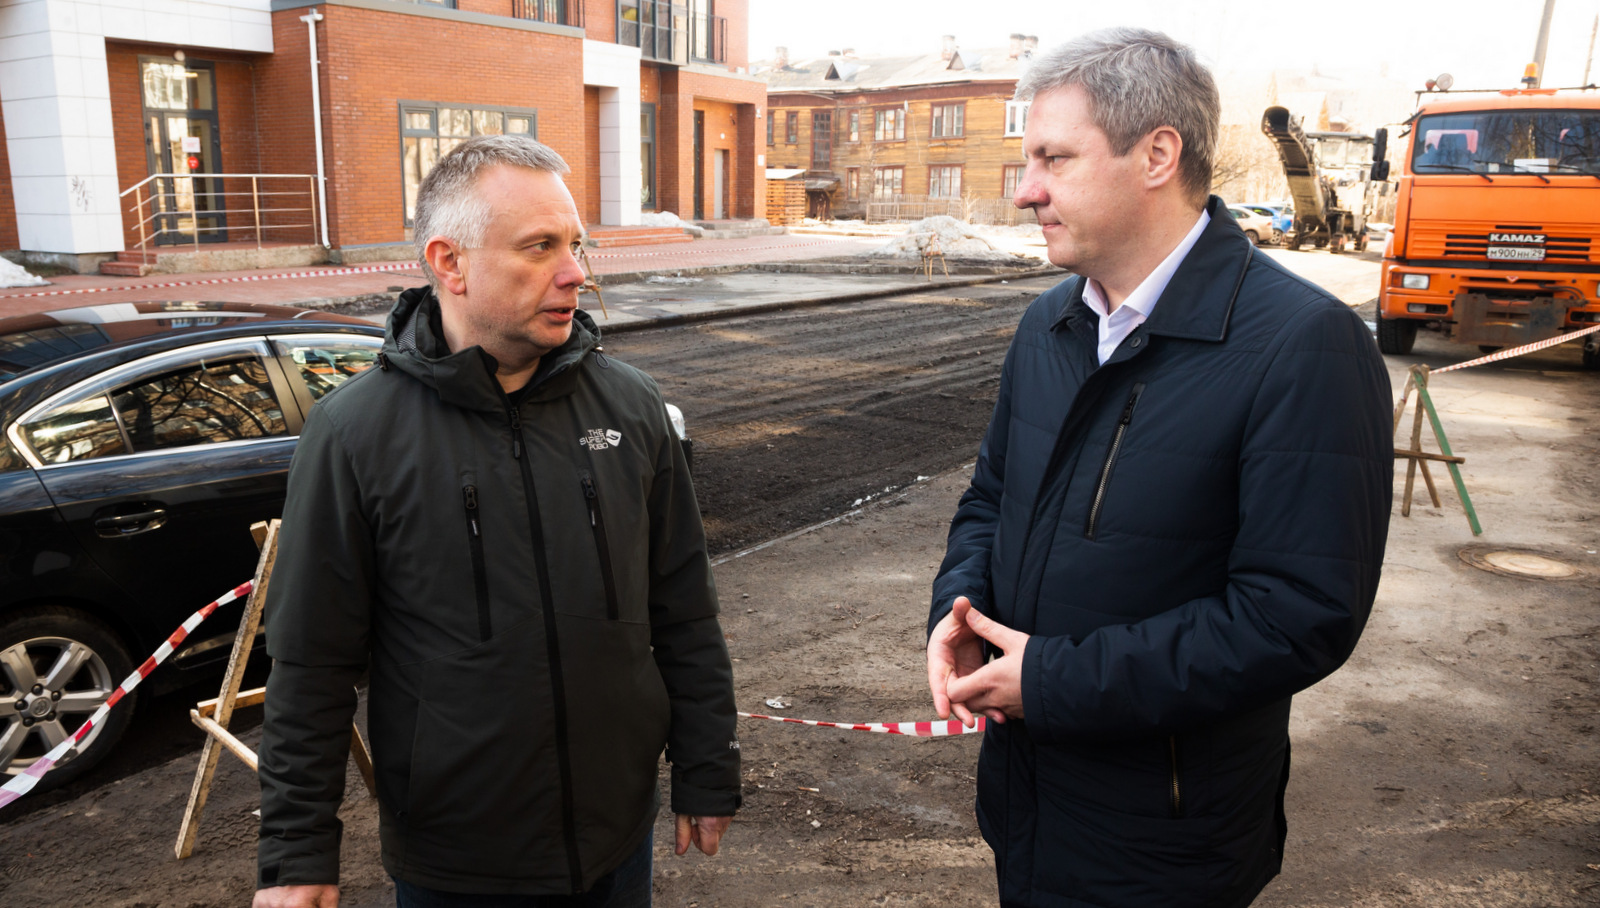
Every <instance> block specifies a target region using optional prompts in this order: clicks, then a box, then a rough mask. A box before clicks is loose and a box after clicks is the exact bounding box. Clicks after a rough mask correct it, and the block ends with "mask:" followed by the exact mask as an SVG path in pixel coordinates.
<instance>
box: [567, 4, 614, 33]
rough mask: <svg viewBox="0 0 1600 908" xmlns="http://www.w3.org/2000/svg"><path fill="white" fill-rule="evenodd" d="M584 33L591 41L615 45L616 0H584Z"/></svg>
mask: <svg viewBox="0 0 1600 908" xmlns="http://www.w3.org/2000/svg"><path fill="white" fill-rule="evenodd" d="M575 2H576V0H575ZM583 32H584V34H585V35H587V36H588V37H589V40H590V41H601V42H604V43H606V44H612V43H614V42H615V41H616V40H617V3H616V0H583Z"/></svg>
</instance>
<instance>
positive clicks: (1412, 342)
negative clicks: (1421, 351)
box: [1378, 312, 1417, 356]
mask: <svg viewBox="0 0 1600 908" xmlns="http://www.w3.org/2000/svg"><path fill="white" fill-rule="evenodd" d="M1416 343H1417V320H1416V319H1412V318H1384V317H1383V314H1382V313H1381V312H1380V313H1379V314H1378V350H1379V351H1380V352H1382V353H1386V354H1388V355H1390V356H1405V355H1406V354H1407V353H1410V352H1411V348H1412V347H1414V346H1416Z"/></svg>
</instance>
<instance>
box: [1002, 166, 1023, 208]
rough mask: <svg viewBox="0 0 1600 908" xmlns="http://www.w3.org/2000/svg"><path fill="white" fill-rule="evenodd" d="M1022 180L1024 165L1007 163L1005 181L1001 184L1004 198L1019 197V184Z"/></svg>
mask: <svg viewBox="0 0 1600 908" xmlns="http://www.w3.org/2000/svg"><path fill="white" fill-rule="evenodd" d="M1021 182H1022V165H1021V164H1007V165H1006V166H1005V176H1004V182H1003V183H1002V185H1001V190H1000V191H1001V192H1003V193H1004V194H1005V195H1004V196H1003V198H1007V199H1014V198H1016V197H1017V184H1018V183H1021Z"/></svg>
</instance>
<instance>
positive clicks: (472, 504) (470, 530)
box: [461, 483, 494, 640]
mask: <svg viewBox="0 0 1600 908" xmlns="http://www.w3.org/2000/svg"><path fill="white" fill-rule="evenodd" d="M461 500H462V503H463V504H464V505H465V506H466V511H467V543H468V545H470V546H471V548H472V588H473V590H474V592H476V593H477V595H478V636H479V638H480V639H482V640H488V639H489V638H490V637H492V636H494V625H493V624H492V622H491V621H490V620H489V568H488V566H487V565H485V564H484V561H483V522H482V521H481V520H479V519H478V487H477V486H475V485H473V484H471V483H468V484H467V485H466V486H464V487H463V488H462V489H461Z"/></svg>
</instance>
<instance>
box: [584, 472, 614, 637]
mask: <svg viewBox="0 0 1600 908" xmlns="http://www.w3.org/2000/svg"><path fill="white" fill-rule="evenodd" d="M578 479H579V480H580V481H581V482H582V483H583V500H584V503H585V504H587V505H588V506H589V529H590V530H591V531H592V532H593V533H594V547H595V550H596V551H597V552H599V554H600V582H601V583H602V584H604V585H605V589H606V618H607V619H608V620H610V621H615V620H617V618H618V616H619V607H618V605H617V579H616V576H615V574H613V573H612V570H611V543H610V542H609V541H608V540H607V539H606V516H605V512H604V510H602V509H601V507H600V492H599V490H598V489H597V488H596V487H595V482H594V477H592V476H590V475H589V471H587V470H584V471H582V472H580V473H579V474H578Z"/></svg>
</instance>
